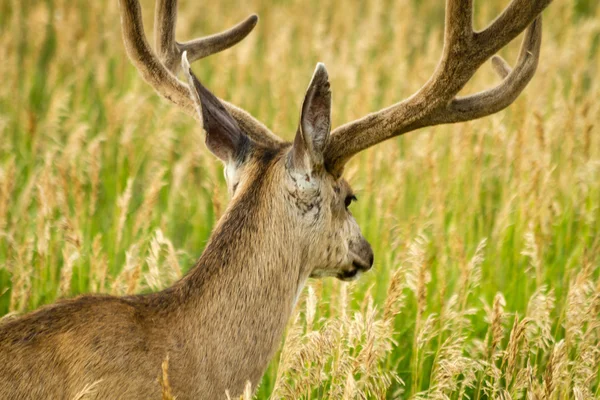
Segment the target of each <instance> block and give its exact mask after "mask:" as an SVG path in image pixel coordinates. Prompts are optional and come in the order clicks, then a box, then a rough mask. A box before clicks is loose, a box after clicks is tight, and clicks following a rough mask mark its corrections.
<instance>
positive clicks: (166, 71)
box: [119, 0, 283, 145]
mask: <svg viewBox="0 0 600 400" xmlns="http://www.w3.org/2000/svg"><path fill="white" fill-rule="evenodd" d="M119 7H120V11H121V26H122V29H123V41H124V43H125V49H126V51H127V55H128V56H129V58H130V60H131V62H132V63H133V65H134V66H135V67H136V69H137V70H138V72H139V73H140V75H141V76H142V78H143V79H144V80H145V81H146V82H147V83H148V84H150V86H152V87H153V88H154V90H156V91H157V92H158V93H159V94H160V95H161V96H162V97H164V98H166V99H168V100H169V101H171V102H173V103H174V104H176V105H178V106H179V107H181V108H182V109H183V110H184V111H185V112H186V113H188V114H189V115H191V116H193V117H194V118H196V119H198V118H199V116H198V113H197V112H196V110H195V105H194V102H193V100H192V99H191V98H190V95H189V91H188V87H187V85H186V84H185V83H183V82H181V81H180V80H179V79H177V77H176V76H175V74H176V73H177V71H178V70H179V68H180V64H179V63H180V62H181V54H182V53H183V51H185V49H183V50H182V47H185V46H187V47H188V48H189V50H188V55H189V54H190V52H195V57H196V58H193V59H199V58H202V57H206V56H208V55H210V54H214V53H215V52H218V51H221V50H224V49H226V48H228V47H231V46H233V45H234V44H236V43H237V42H239V41H240V40H242V39H243V38H244V37H245V36H246V35H247V34H248V33H249V32H250V31H251V30H252V28H254V26H255V25H256V21H257V17H256V16H255V15H253V16H250V17H249V18H248V19H246V20H245V21H244V22H242V23H241V24H238V25H236V26H235V27H233V28H231V29H230V30H228V31H225V32H222V33H220V34H217V35H213V36H209V37H207V38H203V39H202V38H201V39H197V40H194V41H192V42H188V43H184V44H178V43H177V42H176V41H175V21H176V19H177V0H157V1H156V11H157V13H156V19H155V23H156V31H155V40H156V47H157V52H158V54H159V55H158V56H157V54H156V53H154V52H153V51H152V49H151V48H150V45H149V44H148V41H147V40H146V36H145V34H144V26H143V23H142V10H141V6H140V4H139V1H138V0H119ZM190 58H192V57H190ZM221 102H222V103H223V105H224V106H225V108H227V111H229V113H230V114H231V115H232V116H233V118H234V119H235V120H236V121H237V123H238V125H239V126H240V128H242V129H243V130H244V132H245V133H246V134H247V135H248V136H249V137H250V138H251V139H253V140H254V141H256V142H258V143H262V144H267V145H278V144H281V143H282V142H283V141H282V140H281V139H280V138H279V137H277V136H276V135H274V134H273V133H271V132H270V131H269V130H268V129H267V128H266V127H265V126H264V125H263V124H261V123H260V122H258V121H257V120H256V119H254V118H253V117H252V116H251V115H250V114H248V113H247V112H246V111H244V110H242V109H240V108H238V107H236V106H234V105H232V104H230V103H228V102H226V101H223V100H221Z"/></svg>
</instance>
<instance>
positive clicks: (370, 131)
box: [325, 0, 552, 176]
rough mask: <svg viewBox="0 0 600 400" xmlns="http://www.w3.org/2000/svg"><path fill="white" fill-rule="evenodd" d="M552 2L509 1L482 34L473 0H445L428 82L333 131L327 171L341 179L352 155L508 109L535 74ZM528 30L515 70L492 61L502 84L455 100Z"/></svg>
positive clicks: (327, 158)
mask: <svg viewBox="0 0 600 400" xmlns="http://www.w3.org/2000/svg"><path fill="white" fill-rule="evenodd" d="M551 1H552V0H512V2H511V3H510V4H509V5H508V6H507V7H506V8H505V9H504V11H503V12H502V13H501V14H500V15H499V16H498V17H497V18H496V20H495V21H493V22H492V23H491V24H490V25H489V26H488V27H487V28H486V29H484V30H483V31H481V32H474V31H473V28H472V14H473V4H472V0H447V1H446V17H445V22H446V25H445V30H444V50H443V54H442V57H441V59H440V62H439V64H438V66H437V67H436V69H435V71H434V73H433V74H432V76H431V78H429V80H428V81H427V82H426V83H425V85H423V86H422V87H421V88H420V89H419V90H418V91H417V92H416V93H415V94H413V95H412V96H410V97H409V98H407V99H406V100H403V101H401V102H399V103H396V104H394V105H392V106H390V107H388V108H385V109H383V110H380V111H378V112H375V113H372V114H369V115H367V116H365V117H363V118H360V119H358V120H356V121H352V122H350V123H347V124H345V125H342V126H340V127H338V128H336V129H335V130H334V131H333V132H332V134H331V138H330V140H329V144H328V147H327V149H326V153H325V160H326V166H327V169H328V170H329V172H331V173H332V174H334V175H335V176H340V175H341V173H342V171H343V168H344V164H345V163H346V162H347V160H349V159H350V158H351V157H352V156H353V155H355V154H356V153H358V152H360V151H362V150H364V149H366V148H368V147H371V146H374V145H375V144H377V143H380V142H382V141H384V140H387V139H390V138H392V137H395V136H398V135H401V134H403V133H406V132H410V131H413V130H415V129H419V128H422V127H425V126H431V125H437V124H442V123H453V122H461V121H467V120H471V119H475V118H480V117H483V116H486V115H489V114H493V113H495V112H498V111H500V110H502V109H503V108H505V107H507V106H508V105H509V104H510V103H512V102H513V101H514V100H515V99H516V97H517V96H518V95H519V94H520V93H521V91H523V89H524V88H525V86H526V85H527V83H528V82H529V81H530V80H531V78H532V77H533V74H534V73H535V70H536V67H537V63H538V58H539V49H540V43H541V34H542V33H541V17H539V15H540V13H541V12H542V10H543V9H544V8H546V7H547V6H548V4H550V2H551ZM536 18H537V19H536ZM534 20H535V21H534ZM528 25H531V26H530V27H529V28H528V30H527V34H526V36H525V39H524V42H523V45H522V47H521V54H520V56H519V61H518V63H517V66H516V67H515V69H514V70H511V69H510V67H509V66H508V64H507V63H506V62H505V61H504V60H502V59H501V58H499V57H494V58H493V59H492V65H493V66H494V69H495V70H496V72H498V73H499V75H500V76H501V77H502V78H504V80H503V82H502V83H501V84H500V85H498V86H497V87H495V88H493V89H489V90H486V91H483V92H480V93H476V94H474V95H470V96H465V97H458V98H457V97H456V95H457V93H458V92H459V91H460V90H461V89H462V88H463V87H464V86H465V85H466V84H467V82H468V81H469V80H470V79H471V77H472V76H473V74H474V73H475V72H476V71H477V69H478V68H479V67H480V66H481V65H482V64H483V63H484V62H485V61H486V60H487V59H489V58H490V57H491V56H492V55H493V54H494V53H496V52H497V51H498V50H500V49H501V48H502V47H504V46H506V44H508V42H510V41H511V40H512V39H514V38H515V37H516V36H517V35H518V34H519V33H521V32H522V31H523V30H525V28H527V26H528Z"/></svg>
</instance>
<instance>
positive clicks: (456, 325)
mask: <svg viewBox="0 0 600 400" xmlns="http://www.w3.org/2000/svg"><path fill="white" fill-rule="evenodd" d="M142 3H143V6H144V11H145V21H146V24H147V26H150V25H151V21H152V15H151V14H152V12H151V10H152V3H153V2H152V1H150V0H144V1H142ZM180 3H181V4H180V23H179V26H178V35H179V37H180V38H181V39H187V38H190V37H192V36H194V35H196V34H202V33H210V32H215V31H218V30H220V29H222V28H224V27H226V26H229V25H231V24H232V23H234V22H236V21H238V20H240V19H241V18H243V17H244V16H246V15H247V14H249V13H251V12H257V13H259V14H260V17H261V20H260V23H259V26H258V27H257V29H256V31H255V32H253V33H252V34H251V35H250V37H248V38H247V39H246V40H245V41H244V42H243V43H241V44H240V45H238V46H236V48H235V49H234V50H229V51H227V52H224V53H222V54H219V55H216V56H214V57H211V58H210V59H207V60H203V61H201V62H199V63H198V64H197V65H196V66H195V69H196V71H197V72H198V74H199V76H200V77H201V78H202V79H203V81H204V82H205V83H206V84H207V86H208V87H210V88H211V89H212V90H213V91H215V92H216V93H217V94H219V95H221V96H224V97H225V98H227V99H229V100H231V101H232V102H234V103H236V104H238V105H240V106H242V107H244V108H246V109H247V110H249V111H250V112H251V113H253V114H254V115H255V116H257V117H258V118H259V119H261V120H262V121H264V122H265V123H266V124H267V125H268V126H270V127H271V128H272V129H273V130H274V131H275V132H277V133H279V134H281V135H282V136H284V137H286V138H291V136H292V134H293V133H294V132H295V127H296V124H297V117H298V110H299V105H300V101H301V100H302V95H303V93H304V89H305V86H306V84H307V82H308V79H309V77H310V74H311V72H312V70H313V67H314V64H315V63H316V62H317V61H323V62H325V63H326V64H327V66H328V69H329V71H330V75H331V81H332V89H333V94H334V105H333V107H334V109H333V115H334V124H335V125H339V124H340V123H342V122H345V121H347V120H349V119H351V118H356V117H358V116H361V115H364V114H365V113H367V112H369V111H373V110H375V109H378V108H380V107H382V106H385V105H388V104H391V103H392V102H394V101H397V100H398V99H400V98H403V97H405V96H407V95H409V94H410V93H412V92H413V91H414V90H416V89H417V88H418V87H419V86H420V85H421V84H422V83H423V82H424V81H425V80H426V79H427V77H428V75H429V74H430V73H431V71H432V70H433V68H434V67H435V64H436V62H437V57H438V55H439V53H440V51H441V43H442V22H443V11H442V4H441V2H439V1H433V0H429V1H417V0H398V1H393V2H392V1H369V2H363V3H361V4H359V3H357V2H351V1H346V0H322V1H318V2H317V1H310V2H305V1H299V0H289V1H285V2H275V3H273V2H271V1H264V0H256V1H249V2H243V3H239V2H234V1H231V0H225V1H222V2H218V3H215V2H195V1H188V0H181V1H180ZM504 3H506V1H504V0H502V1H500V0H497V1H476V4H477V7H476V16H475V17H476V18H475V19H476V26H477V27H482V26H484V25H485V24H486V22H487V21H489V20H490V18H492V17H493V16H494V15H496V14H497V13H498V12H499V10H500V9H501V7H502V5H503V4H504ZM118 21H119V17H118V12H117V7H116V2H115V1H110V2H88V1H82V0H81V1H80V0H78V1H71V0H69V1H67V0H49V1H46V2H37V1H31V0H27V1H17V0H0V60H2V62H1V63H0V81H2V82H3V84H2V85H0V314H7V316H6V318H10V317H11V316H12V315H14V314H15V313H22V312H26V311H28V310H31V309H33V308H36V307H38V306H39V305H41V304H45V303H50V302H52V301H54V300H56V299H57V298H59V297H64V296H72V295H75V294H77V293H83V292H90V291H91V292H107V293H113V294H126V293H134V292H140V291H146V290H157V289H161V288H163V287H165V286H167V285H169V284H170V283H171V282H173V281H174V280H176V279H177V278H178V277H179V276H181V274H182V273H183V272H184V271H186V270H187V268H189V267H190V266H191V265H192V264H193V261H194V259H195V258H196V257H198V255H199V254H200V253H201V251H202V249H203V246H204V244H205V243H206V239H207V238H208V236H209V234H210V231H211V228H212V226H213V224H214V222H215V220H216V219H217V218H218V217H219V216H220V215H221V214H222V213H223V211H224V207H225V204H226V202H227V193H226V190H225V188H224V182H223V179H222V173H221V166H220V165H219V163H218V162H217V161H216V160H215V159H214V158H213V157H211V156H210V155H209V154H208V152H207V151H206V149H205V148H204V146H203V137H202V132H201V131H200V130H199V129H198V128H197V126H196V125H195V122H194V121H192V120H191V119H190V118H188V117H187V116H185V115H183V114H182V113H180V112H179V111H178V110H177V109H175V108H174V107H172V106H171V105H169V104H167V103H166V102H164V101H162V100H160V99H159V98H158V96H156V95H155V94H154V93H153V92H152V90H151V89H150V88H149V87H147V86H146V84H145V83H144V82H143V81H142V80H141V79H140V78H139V77H138V76H137V74H136V72H135V70H134V68H133V67H132V66H131V65H130V63H129V61H128V60H127V59H126V57H125V51H124V49H123V46H122V44H121V38H120V30H119V26H118ZM517 47H518V44H516V43H515V44H514V45H511V46H510V47H509V48H508V49H506V50H503V55H504V56H506V57H507V58H508V59H511V60H514V58H515V55H516V50H517ZM598 76H600V7H598V6H597V5H596V2H594V1H586V0H579V1H576V2H570V1H555V2H554V3H553V4H552V5H551V6H550V8H549V9H548V10H547V11H546V12H545V20H544V42H543V45H542V61H541V63H540V66H539V69H538V72H537V74H536V76H535V78H534V79H533V81H532V82H531V84H530V85H529V87H528V88H527V90H526V91H525V92H524V93H523V95H521V97H520V98H519V99H517V100H516V101H515V103H514V104H513V105H512V106H511V107H510V108H509V109H508V110H506V111H503V112H501V113H499V114H497V115H494V116H491V117H488V118H485V119H483V120H479V121H473V122H469V123H464V124H460V125H454V126H441V127H435V128H429V129H423V130H422V131H421V132H419V133H412V134H410V135H407V136H406V137H401V138H399V139H395V140H392V141H391V142H389V143H386V145H383V146H379V147H377V148H375V149H373V150H369V151H367V152H365V153H364V154H361V155H360V156H358V157H357V158H356V159H355V160H354V161H353V162H352V163H351V165H350V166H349V168H348V169H347V173H346V176H347V178H349V180H350V181H351V182H352V183H353V185H354V187H355V188H356V190H357V192H358V193H359V202H358V203H357V204H355V205H353V210H352V211H353V213H354V214H355V215H356V216H357V219H358V221H359V223H360V224H361V226H362V228H363V231H364V233H365V235H366V236H367V238H368V239H369V240H370V241H371V243H372V244H373V247H374V250H375V254H376V257H375V258H376V265H375V268H374V270H373V271H372V272H370V273H369V274H367V275H365V276H364V277H362V278H361V280H360V281H358V282H356V283H353V284H350V285H347V284H342V283H340V282H337V281H333V280H326V281H311V282H309V287H308V289H307V290H306V291H305V292H304V294H303V296H302V300H301V301H300V302H299V304H298V308H297V310H296V313H295V315H294V317H293V318H292V320H291V322H290V325H289V328H288V333H287V336H286V338H285V344H284V345H283V347H282V350H281V352H280V354H279V355H278V356H277V357H276V359H275V360H274V361H273V363H272V364H271V366H270V367H269V370H268V372H267V374H266V375H265V378H264V379H263V381H262V383H261V385H260V386H259V388H258V390H257V392H256V397H257V398H260V399H264V398H268V397H269V396H271V398H274V399H279V398H281V399H284V398H285V399H288V398H304V399H317V398H328V399H356V398H362V399H375V398H377V399H379V398H381V399H383V398H416V399H425V398H431V399H436V398H440V399H458V398H464V397H466V396H468V397H469V398H471V399H477V400H478V399H485V398H501V399H508V398H515V399H516V398H528V399H567V398H568V399H571V398H573V399H588V398H598V397H599V394H600V384H599V379H600V378H599V376H598V372H599V371H598V370H599V367H598V365H600V318H599V315H600V278H599V275H600V271H599V266H600V130H599V128H598V124H599V122H600V101H598V99H599V98H600V80H599V79H598ZM496 79H497V78H496V77H494V75H493V74H492V72H491V69H490V68H489V67H488V66H485V67H483V68H482V70H481V71H480V72H479V73H478V74H477V75H476V77H475V79H474V81H473V82H472V83H471V84H470V85H469V87H468V88H466V89H465V91H473V90H479V89H482V88H484V87H487V86H489V85H491V84H494V83H496V82H497V80H496ZM100 384H101V383H100ZM158 384H162V385H163V388H164V389H165V390H164V392H165V395H164V397H163V398H171V397H172V396H171V394H170V392H169V389H168V364H165V366H164V376H163V377H162V378H158V377H157V385H158ZM93 392H94V386H93V385H91V386H90V387H88V388H86V390H84V391H83V392H82V393H81V394H80V396H79V398H86V397H90V396H91V397H93ZM249 392H251V390H250V389H249ZM170 396H171V397H170ZM245 396H246V397H245V398H250V397H252V396H251V395H250V394H249V393H246V394H245Z"/></svg>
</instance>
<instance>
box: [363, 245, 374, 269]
mask: <svg viewBox="0 0 600 400" xmlns="http://www.w3.org/2000/svg"><path fill="white" fill-rule="evenodd" d="M362 245H363V251H362V259H363V260H365V261H367V263H368V268H367V269H371V267H373V261H374V260H375V257H374V255H373V249H372V248H371V244H370V243H369V242H367V241H366V240H364V239H363V243H362Z"/></svg>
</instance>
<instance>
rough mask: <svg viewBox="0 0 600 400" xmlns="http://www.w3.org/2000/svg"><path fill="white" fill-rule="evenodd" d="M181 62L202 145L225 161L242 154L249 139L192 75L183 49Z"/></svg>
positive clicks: (228, 162)
mask: <svg viewBox="0 0 600 400" xmlns="http://www.w3.org/2000/svg"><path fill="white" fill-rule="evenodd" d="M182 66H183V70H184V72H185V74H186V76H187V78H188V83H189V89H190V96H191V97H192V99H193V100H194V104H195V105H196V108H197V111H198V113H199V115H200V118H201V119H202V124H203V127H204V131H205V132H206V146H207V147H208V149H209V150H210V151H211V153H213V154H214V155H215V156H217V157H218V158H220V159H221V160H222V161H224V162H225V163H226V164H231V163H234V162H235V161H237V160H239V159H241V158H243V157H244V155H245V154H246V151H247V150H248V148H249V146H250V143H251V142H250V139H249V138H248V136H246V134H245V133H244V132H243V131H242V130H241V129H240V127H239V126H238V124H237V122H236V120H235V119H234V118H233V117H232V116H231V114H229V112H228V111H227V110H226V109H225V107H224V106H223V104H221V101H220V100H219V99H218V98H217V97H216V96H215V95H214V94H212V93H211V92H210V91H209V90H208V89H207V88H205V87H204V85H202V83H200V81H199V80H198V78H196V75H194V73H193V72H192V69H191V68H190V64H189V63H188V60H187V56H186V53H185V52H184V53H183V56H182Z"/></svg>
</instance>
